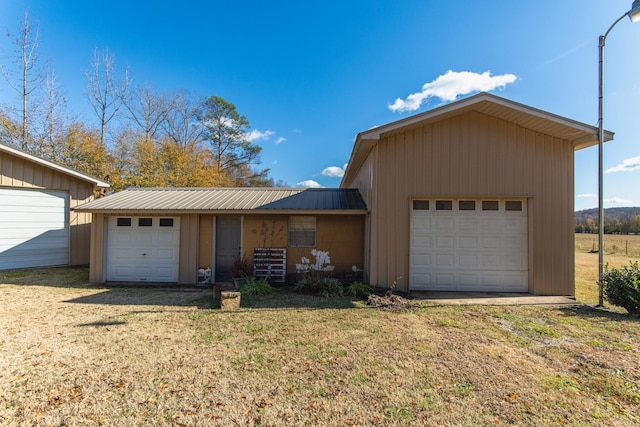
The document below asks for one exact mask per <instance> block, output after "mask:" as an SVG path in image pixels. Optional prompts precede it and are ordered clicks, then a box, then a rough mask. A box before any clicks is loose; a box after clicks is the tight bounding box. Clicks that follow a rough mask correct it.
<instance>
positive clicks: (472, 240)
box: [458, 236, 478, 251]
mask: <svg viewBox="0 0 640 427" xmlns="http://www.w3.org/2000/svg"><path fill="white" fill-rule="evenodd" d="M458 249H461V250H473V251H475V250H476V249H478V238H477V237H476V236H473V237H470V236H464V237H459V238H458Z"/></svg>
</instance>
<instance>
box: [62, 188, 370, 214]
mask: <svg viewBox="0 0 640 427" xmlns="http://www.w3.org/2000/svg"><path fill="white" fill-rule="evenodd" d="M74 210H77V211H80V212H93V213H131V214H135V213H144V214H150V213H232V212H233V213H270V212H272V213H283V211H287V212H305V213H312V212H318V213H366V211H367V207H366V205H365V203H364V200H363V199H362V196H361V195H360V192H359V191H358V190H357V189H353V188H344V189H340V188H272V187H266V188H264V187H260V188H131V189H127V190H123V191H120V192H118V193H114V194H111V195H108V196H106V197H103V198H100V199H97V200H94V201H92V202H89V203H86V204H84V205H81V206H78V207H76V208H75V209H74ZM258 211H259V212H258Z"/></svg>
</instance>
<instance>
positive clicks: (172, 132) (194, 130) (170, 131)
mask: <svg viewBox="0 0 640 427" xmlns="http://www.w3.org/2000/svg"><path fill="white" fill-rule="evenodd" d="M199 106H200V99H197V98H196V97H195V96H193V95H189V94H187V93H185V92H178V93H175V94H174V95H173V97H172V100H171V107H172V108H171V109H170V110H169V112H168V114H167V117H166V120H165V122H164V124H163V130H164V133H165V134H166V135H167V136H168V137H169V138H170V139H171V141H172V142H173V143H174V144H176V145H179V146H181V147H183V148H187V147H192V146H195V145H198V144H199V143H200V141H201V139H202V132H203V130H204V128H203V126H202V125H201V123H200V122H199V121H198V120H197V112H198V107H199Z"/></svg>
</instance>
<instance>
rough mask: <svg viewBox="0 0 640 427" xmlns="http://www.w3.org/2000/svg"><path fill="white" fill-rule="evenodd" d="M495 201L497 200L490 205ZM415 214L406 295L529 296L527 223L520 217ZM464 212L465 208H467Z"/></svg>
mask: <svg viewBox="0 0 640 427" xmlns="http://www.w3.org/2000/svg"><path fill="white" fill-rule="evenodd" d="M492 200H495V199H492ZM505 205H506V203H505V202H504V201H500V202H499V206H500V207H499V210H498V211H482V210H481V206H482V200H481V199H478V200H476V209H477V210H475V211H473V210H471V211H468V210H458V203H457V201H455V199H454V201H453V206H454V209H453V210H451V211H436V210H435V208H434V206H436V204H435V203H430V206H431V210H414V211H412V218H411V239H410V242H411V248H410V253H411V256H410V279H411V282H410V289H416V290H419V289H424V290H457V291H509V292H526V291H527V290H528V254H527V252H528V241H527V240H528V239H527V234H528V228H527V227H528V220H527V214H526V200H524V199H523V200H522V205H523V209H522V211H506V210H505ZM467 206H468V205H467Z"/></svg>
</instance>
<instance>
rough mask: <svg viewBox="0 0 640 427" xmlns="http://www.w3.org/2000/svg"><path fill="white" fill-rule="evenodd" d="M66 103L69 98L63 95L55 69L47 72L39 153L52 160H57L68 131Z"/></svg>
mask: <svg viewBox="0 0 640 427" xmlns="http://www.w3.org/2000/svg"><path fill="white" fill-rule="evenodd" d="M66 104H67V100H66V99H65V98H64V96H63V95H62V89H61V86H60V84H59V83H58V81H57V79H56V75H55V73H54V72H53V71H49V72H47V77H46V81H45V98H44V102H43V103H42V107H43V108H44V111H43V115H42V120H43V123H42V136H41V138H40V145H41V148H40V152H39V154H41V155H43V156H44V157H46V158H48V159H51V160H57V158H58V156H59V154H58V153H59V152H60V150H61V144H62V143H63V142H62V140H63V138H64V133H65V132H66V125H65V122H66V121H67V116H66Z"/></svg>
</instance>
